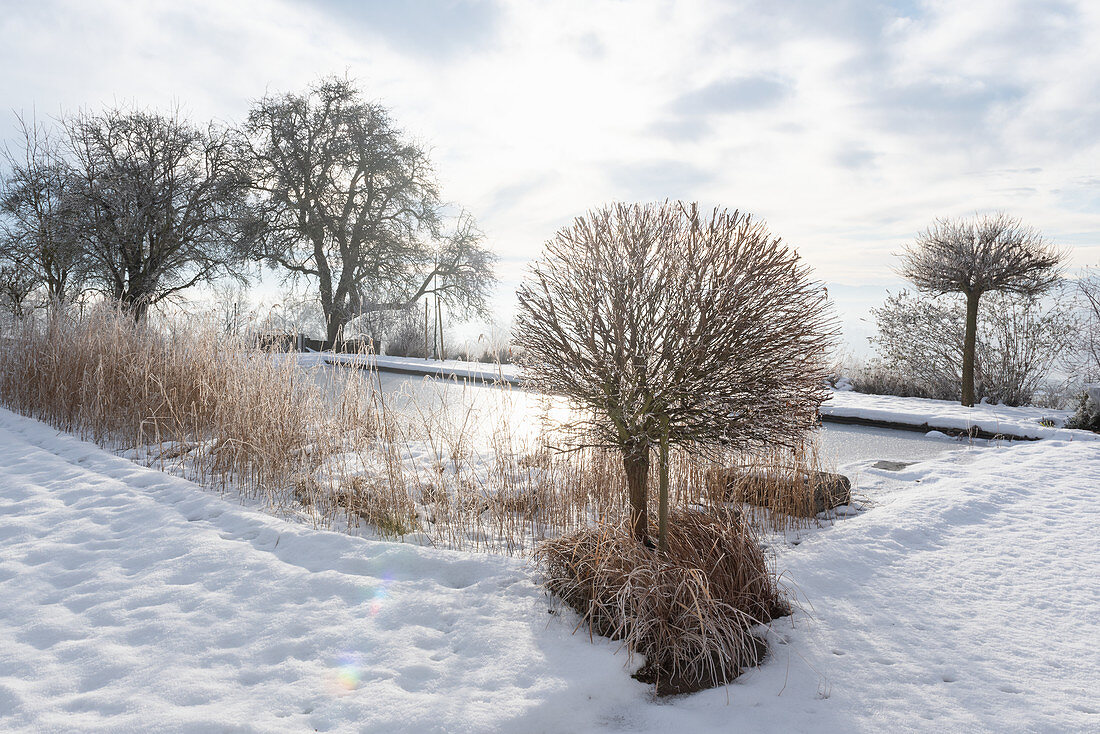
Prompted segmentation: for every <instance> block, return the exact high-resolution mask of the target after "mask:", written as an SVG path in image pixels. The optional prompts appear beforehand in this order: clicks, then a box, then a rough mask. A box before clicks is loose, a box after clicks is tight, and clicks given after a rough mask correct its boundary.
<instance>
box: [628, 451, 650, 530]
mask: <svg viewBox="0 0 1100 734" xmlns="http://www.w3.org/2000/svg"><path fill="white" fill-rule="evenodd" d="M623 468H624V469H625V470H626V485H627V488H628V490H629V492H630V526H631V529H632V530H633V532H634V537H635V538H636V539H637V540H638V542H639V543H648V542H649V513H648V511H647V509H646V483H647V481H648V479H649V446H643V447H640V448H638V447H635V448H632V449H630V450H629V451H627V452H625V453H624V454H623Z"/></svg>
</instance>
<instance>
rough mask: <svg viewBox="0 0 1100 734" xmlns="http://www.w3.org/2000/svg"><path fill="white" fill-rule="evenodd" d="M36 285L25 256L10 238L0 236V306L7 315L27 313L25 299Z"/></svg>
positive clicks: (16, 316)
mask: <svg viewBox="0 0 1100 734" xmlns="http://www.w3.org/2000/svg"><path fill="white" fill-rule="evenodd" d="M37 286H38V282H37V278H36V276H35V273H34V271H33V269H32V268H31V267H30V265H29V264H28V262H27V257H26V256H25V255H24V254H23V253H22V252H21V251H20V249H19V248H18V247H16V246H15V245H14V244H13V243H12V242H11V240H9V239H6V238H0V306H2V308H3V310H4V311H5V312H7V313H8V314H9V315H11V316H12V317H14V318H16V319H22V318H24V317H25V316H26V315H27V312H28V308H27V300H28V298H30V295H31V293H32V292H33V291H34V289H35V288H36V287H37Z"/></svg>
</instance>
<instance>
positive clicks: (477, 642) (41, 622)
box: [0, 409, 1100, 733]
mask: <svg viewBox="0 0 1100 734" xmlns="http://www.w3.org/2000/svg"><path fill="white" fill-rule="evenodd" d="M882 476H886V475H885V474H883V475H882ZM891 476H892V477H896V480H892V481H893V484H891V485H890V486H889V487H887V485H886V484H885V481H886V480H879V479H875V473H874V472H873V471H872V470H865V471H864V472H863V473H862V477H863V482H864V486H868V487H878V488H879V489H881V490H882V491H875V492H873V493H872V494H873V496H875V497H876V499H877V506H875V507H874V508H873V509H871V510H870V511H868V512H865V513H863V514H861V515H858V516H856V517H853V518H849V519H845V520H842V521H840V522H838V523H837V524H836V525H834V526H832V527H827V528H823V529H821V530H815V531H812V532H810V533H809V534H808V535H807V536H806V538H805V539H804V540H803V542H802V543H800V544H799V545H798V546H795V547H792V548H789V549H785V550H783V551H782V552H781V556H780V559H779V562H780V566H781V567H782V568H784V569H786V570H787V571H788V572H789V575H790V578H791V579H793V580H794V581H795V582H796V583H797V585H798V588H799V590H800V592H801V594H802V595H803V596H805V597H806V598H807V599H808V600H809V602H810V603H812V605H813V611H812V614H806V613H797V614H796V615H794V616H793V617H792V618H790V619H787V620H781V621H779V622H777V623H776V624H775V625H774V627H773V631H772V633H771V634H772V642H773V654H772V655H771V657H770V658H769V660H768V662H767V663H766V664H765V665H764V666H763V667H762V668H760V669H758V670H755V671H752V672H750V673H749V674H747V675H745V676H743V677H742V678H741V679H740V680H739V681H738V682H737V683H736V684H734V685H732V686H730V687H729V688H728V689H718V690H714V691H707V692H704V693H701V694H697V695H694V696H690V697H687V698H683V699H679V700H674V701H655V700H653V699H652V698H651V696H650V694H649V689H648V688H647V687H646V686H643V685H641V684H639V683H636V682H634V681H632V680H631V679H630V678H629V677H628V675H627V672H626V671H625V670H624V669H623V664H624V662H625V658H624V656H623V655H621V654H620V655H613V654H612V653H613V651H614V649H615V646H614V645H613V644H608V643H603V644H596V645H593V644H590V643H589V642H588V640H587V637H586V636H583V635H580V634H578V635H576V636H572V635H571V634H570V633H571V631H572V627H573V624H574V618H572V617H571V615H567V614H558V615H549V614H547V603H546V600H545V599H544V597H543V596H542V594H541V593H540V592H539V591H538V589H537V588H536V587H535V585H534V584H533V582H532V580H531V573H530V571H529V570H528V569H526V568H525V567H524V566H523V564H522V563H520V562H517V561H514V560H510V559H502V558H494V557H488V556H480V555H472V554H462V553H454V552H448V551H435V550H431V549H423V548H417V547H413V546H410V545H401V544H394V543H383V542H371V541H367V540H363V539H358V538H353V537H348V536H343V535H340V534H336V533H330V532H324V531H315V530H312V529H310V528H307V527H304V526H300V525H293V524H289V523H286V522H283V521H280V520H277V519H274V518H272V517H268V516H266V515H264V514H262V513H260V512H257V511H254V510H251V509H247V508H242V507H240V506H239V505H238V504H237V503H236V502H235V501H234V500H231V499H230V500H223V499H221V498H219V497H217V496H215V495H213V494H210V493H206V492H203V491H202V490H201V489H199V488H198V487H196V486H194V485H192V484H190V483H188V482H186V481H183V480H181V479H178V478H173V477H170V476H167V475H165V474H162V473H160V472H157V471H155V470H151V469H144V468H141V467H138V466H136V465H134V464H132V463H130V462H128V461H126V460H124V459H121V458H118V457H115V456H112V455H110V454H108V453H106V452H104V451H101V450H99V449H97V448H95V447H94V446H91V445H89V444H87V443H83V442H81V441H78V440H76V439H74V438H72V437H69V436H64V435H58V434H57V433H56V432H55V431H53V430H52V429H50V428H48V427H46V426H43V425H42V424H39V423H36V422H34V421H30V420H27V419H24V418H21V417H18V416H15V415H13V414H11V413H9V412H7V411H4V410H2V409H0V730H4V731H8V730H25V731H70V730H71V731H96V730H99V731H201V732H208V731H312V730H315V729H317V730H322V731H516V732H541V731H548V732H556V731H561V732H575V731H614V730H625V731H655V732H656V731H676V732H685V733H686V732H694V731H729V730H749V731H788V732H789V731H881V730H886V729H889V730H892V731H904V730H923V731H960V730H970V731H973V730H978V731H982V730H984V731H1089V730H1092V731H1095V730H1097V729H1098V728H1100V701H1098V694H1097V693H1096V691H1097V690H1098V688H1100V652H1098V650H1100V645H1098V643H1100V550H1098V547H1097V542H1096V538H1097V537H1100V503H1098V502H1097V499H1098V497H1097V494H1098V491H1100V490H1097V488H1096V485H1097V484H1100V445H1098V444H1095V443H1092V444H1089V443H1079V442H1074V443H1054V442H1040V443H1038V444H1029V445H1014V446H1006V447H1000V448H990V449H988V450H987V451H985V452H982V453H980V455H975V452H972V453H971V454H970V455H969V458H966V459H961V458H960V457H956V458H955V459H951V458H948V459H945V460H942V461H935V462H927V463H925V464H922V465H917V466H914V467H911V468H910V469H909V470H908V471H907V473H905V474H901V475H891ZM918 479H919V480H920V481H919V483H918V482H917V480H918ZM876 482H877V484H876Z"/></svg>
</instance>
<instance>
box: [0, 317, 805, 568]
mask: <svg viewBox="0 0 1100 734" xmlns="http://www.w3.org/2000/svg"><path fill="white" fill-rule="evenodd" d="M254 344H255V342H254V341H252V342H249V341H248V340H244V339H241V338H236V337H230V336H226V335H224V334H223V333H221V332H220V331H219V330H218V329H217V328H216V325H215V324H213V323H205V322H201V321H196V320H194V319H188V320H179V321H171V322H166V323H160V324H157V325H156V326H149V325H139V324H135V323H134V322H133V321H132V320H130V319H129V318H127V317H126V316H125V315H121V314H119V313H117V312H115V311H112V310H110V309H100V310H96V311H93V312H92V313H90V314H89V315H87V316H84V317H82V318H76V317H72V316H68V315H64V314H62V315H58V316H55V317H54V318H51V319H50V320H48V321H30V320H28V321H26V322H24V323H23V324H21V325H19V326H17V327H16V328H15V329H14V331H12V332H11V333H9V334H8V335H7V338H6V339H5V340H4V342H3V346H2V347H0V402H2V403H3V404H4V405H6V406H7V407H9V408H11V409H13V410H15V411H17V412H20V413H23V414H25V415H29V416H32V417H34V418H37V419H40V420H43V421H45V422H47V423H50V424H51V425H54V426H56V427H58V428H61V429H63V430H66V431H70V432H72V433H75V434H77V435H79V436H82V437H84V438H87V439H89V440H92V441H95V442H96V443H98V444H100V445H102V446H105V447H107V448H110V449H112V450H114V451H117V452H120V453H123V454H124V455H127V456H130V457H131V458H134V459H135V460H138V461H142V462H144V463H146V464H149V465H154V466H157V467H159V468H162V469H165V470H170V471H173V472H176V473H179V474H182V475H184V476H186V477H188V478H190V479H193V480H195V481H197V482H199V483H201V484H203V485H205V486H208V487H211V488H216V489H218V490H220V491H224V492H236V493H239V494H240V495H241V496H242V497H245V498H249V499H252V500H256V501H259V502H262V503H264V504H265V505H267V506H268V507H269V508H271V509H272V510H274V511H275V512H276V513H278V514H281V515H285V516H297V517H301V518H306V519H308V520H309V521H311V522H313V523H315V524H318V525H323V526H326V527H334V528H338V529H344V530H347V531H349V532H354V533H359V534H366V535H377V536H381V537H387V538H402V539H405V540H408V541H412V542H418V543H424V544H429V545H436V546H441V547H448V548H455V549H464V550H479V551H488V552H494V553H504V554H510V555H527V554H529V553H530V552H531V550H532V548H533V547H534V544H535V543H537V542H539V541H541V540H544V539H547V538H556V537H559V536H561V535H563V534H565V533H568V532H571V531H574V530H577V529H582V528H588V527H592V526H594V525H596V524H604V525H614V524H616V523H618V522H619V521H621V520H622V519H624V518H626V517H627V516H628V514H629V506H628V502H627V499H626V498H627V496H628V495H627V492H626V487H625V482H624V478H623V471H622V465H621V460H620V459H619V457H618V456H617V455H614V454H612V453H608V452H605V451H601V450H597V449H591V448H589V449H584V450H580V451H571V452H564V451H559V450H556V447H558V446H561V445H563V441H562V437H561V436H560V435H558V434H557V433H556V429H555V426H554V423H553V422H552V421H549V422H547V423H546V425H544V426H542V427H541V428H539V429H537V430H532V426H531V420H532V419H531V416H530V412H527V413H523V414H519V413H517V412H515V411H510V410H509V409H508V408H507V403H508V401H509V400H511V399H513V398H514V399H517V400H518V399H519V394H518V393H514V394H510V393H509V390H510V388H507V387H506V386H501V389H500V390H496V391H493V390H491V389H490V388H485V387H477V388H474V387H470V386H464V385H460V384H446V383H434V386H433V388H432V389H430V390H424V391H420V394H419V395H416V396H399V395H394V394H392V393H387V391H385V390H383V389H382V386H381V382H380V380H379V378H378V375H377V374H376V373H372V372H370V371H363V370H352V369H345V368H341V367H333V366H314V367H310V368H308V369H307V368H303V365H302V364H301V362H300V360H299V358H298V356H297V355H294V354H289V355H288V354H280V353H276V352H271V351H264V350H260V349H256V348H254ZM433 390H434V391H435V392H433ZM486 391H489V392H491V393H492V394H493V398H492V400H494V401H498V403H494V405H498V407H497V408H495V409H493V410H480V413H478V411H479V408H478V407H477V406H476V403H477V396H479V395H480V396H481V398H482V399H484V397H485V395H486V394H487V393H486ZM510 395H511V397H510ZM501 396H503V397H501ZM524 399H525V400H526V399H528V398H524ZM500 405H503V406H504V407H499V406H500ZM560 409H561V408H560V406H557V407H555V406H552V405H547V406H545V407H544V410H545V411H546V413H547V415H550V414H551V413H552V411H553V410H560ZM475 413H478V414H477V415H475ZM813 460H814V457H813V456H812V454H811V453H808V452H807V453H794V454H792V453H786V454H782V453H777V452H774V451H773V452H770V453H758V454H752V455H740V456H732V455H731V456H729V457H726V458H725V459H723V460H720V461H717V462H715V461H710V462H702V461H699V460H697V459H695V458H693V457H691V456H689V455H687V454H677V455H675V456H674V457H673V464H672V470H671V472H670V475H671V490H670V492H671V504H672V506H673V507H674V508H707V507H719V506H725V505H727V504H728V503H729V501H730V498H729V497H728V496H723V495H722V494H721V492H719V491H718V489H717V487H716V485H715V481H714V477H715V476H716V475H715V471H716V468H717V467H721V466H725V467H728V466H752V465H767V466H768V467H770V469H771V471H773V473H774V472H778V473H779V474H783V473H784V472H786V473H787V474H790V475H791V476H794V475H796V474H798V471H799V470H800V468H801V467H804V465H805V464H806V463H807V462H808V461H813ZM654 474H656V472H654ZM654 479H655V477H654ZM776 486H777V487H778V486H779V485H778V484H777V485H776ZM784 486H788V487H789V486H792V485H791V483H790V482H788V483H787V484H786V485H784ZM794 486H796V491H794V492H792V491H790V490H789V489H786V490H783V491H782V492H779V491H778V490H777V492H778V493H779V494H780V495H781V497H777V498H775V501H773V502H772V503H770V504H769V508H770V509H769V510H768V511H766V512H763V513H749V514H748V515H747V516H746V517H747V519H748V520H749V521H751V522H754V523H757V524H758V525H759V526H761V527H765V526H766V527H769V528H771V529H779V530H783V529H788V528H789V527H791V526H799V525H801V524H805V523H806V522H808V520H806V518H805V513H804V512H802V513H798V512H793V511H791V512H787V511H785V510H794V509H797V508H798V507H801V506H802V505H804V504H805V502H806V501H807V499H806V497H805V496H804V495H803V494H800V492H802V490H801V489H797V486H798V485H797V483H795V485H794ZM735 499H736V498H735ZM783 502H786V503H787V504H788V505H789V507H785V506H784V505H783ZM800 514H801V517H800V516H799V515H800Z"/></svg>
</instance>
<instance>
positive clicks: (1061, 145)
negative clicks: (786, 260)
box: [0, 0, 1100, 283]
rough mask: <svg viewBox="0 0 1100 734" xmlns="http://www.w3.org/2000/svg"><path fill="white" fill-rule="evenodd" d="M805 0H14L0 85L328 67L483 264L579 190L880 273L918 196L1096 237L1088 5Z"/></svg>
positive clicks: (122, 90) (213, 85) (254, 85)
mask: <svg viewBox="0 0 1100 734" xmlns="http://www.w3.org/2000/svg"><path fill="white" fill-rule="evenodd" d="M827 5H828V7H825V6H826V4H820V3H816V2H804V3H800V4H795V5H790V4H786V3H785V4H782V5H779V4H773V3H765V2H747V3H738V4H729V3H723V2H717V1H715V2H707V1H705V0H698V1H694V2H677V3H671V2H630V3H620V2H609V1H600V0H597V1H594V2H581V1H580V0H572V1H570V2H554V3H530V2H522V1H521V0H512V1H510V2H503V3H500V4H495V3H486V2H476V1H475V0H471V2H469V3H463V2H457V1H451V0H439V1H438V2H436V3H434V4H431V5H427V6H425V5H421V4H412V3H405V4H394V3H386V4H368V5H359V4H357V3H352V2H319V3H291V2H260V1H259V0H245V1H242V2H233V3H225V2H215V1H214V0H202V1H201V2H190V3H186V4H177V3H128V2H121V1H116V2H100V3H94V4H93V3H81V2H43V3H38V4H34V5H32V4H20V5H18V6H14V7H10V8H8V9H7V11H6V12H5V13H4V15H3V16H2V17H0V64H2V65H3V68H4V69H5V73H4V75H3V76H2V78H0V95H2V96H3V99H4V100H5V101H6V103H7V105H8V106H10V107H12V108H14V109H16V110H30V109H31V108H32V107H35V108H37V110H38V111H39V113H40V114H41V113H43V112H45V113H47V114H49V113H54V112H56V111H57V110H59V109H62V108H64V109H73V108H76V107H80V106H88V105H90V106H98V105H100V104H103V103H110V102H111V101H114V100H133V101H137V102H139V103H143V104H150V105H157V106H164V105H167V104H171V103H172V102H174V101H178V102H180V103H182V104H183V105H184V107H185V109H187V110H189V111H190V113H191V114H192V115H193V116H195V117H197V118H204V117H218V118H223V119H229V120H239V119H241V118H242V117H243V116H244V114H245V113H246V111H247V107H248V103H249V100H250V99H253V98H255V97H258V96H260V95H262V94H263V93H264V92H265V91H267V90H271V91H278V90H288V89H301V88H303V87H304V86H305V85H307V84H308V83H309V82H310V81H311V80H313V79H315V78H317V77H318V76H321V75H323V74H327V73H344V72H345V71H346V72H347V73H348V74H349V75H351V76H353V77H356V78H357V79H359V80H360V81H361V82H362V84H363V86H364V88H365V90H366V92H367V95H368V96H370V97H373V98H377V99H380V100H382V101H383V102H385V103H386V104H388V105H390V106H392V107H393V108H394V114H395V117H396V119H397V120H398V121H399V122H401V123H402V124H403V125H404V126H405V127H406V129H407V130H409V131H410V132H411V133H413V134H415V135H417V136H418V137H420V138H422V139H423V140H424V141H426V142H428V143H429V144H430V145H431V146H432V147H433V151H434V158H435V160H436V165H437V169H438V171H439V174H440V177H441V179H442V183H443V185H444V191H445V194H446V196H447V197H448V198H449V199H451V200H453V201H455V202H458V203H461V204H462V205H464V206H465V207H466V208H468V209H470V210H471V211H472V212H473V213H474V214H475V215H476V216H478V217H479V219H480V221H481V224H482V226H483V228H484V229H485V230H486V231H487V233H488V234H489V235H490V237H491V242H492V245H493V246H494V247H495V249H497V250H498V252H500V253H501V254H502V255H503V256H504V260H503V262H502V268H503V272H502V275H503V276H504V279H505V281H506V282H514V281H515V280H516V279H517V278H518V277H519V274H520V271H521V270H522V264H523V262H524V260H525V259H526V258H527V257H530V256H532V255H535V254H537V252H538V250H539V247H540V246H541V243H542V242H543V241H544V240H545V239H546V238H547V237H549V236H550V235H551V234H552V233H553V231H554V230H555V229H556V228H557V227H559V226H561V225H563V224H565V223H567V222H568V221H569V220H570V219H571V218H572V217H573V216H576V215H578V214H580V213H582V212H583V211H584V210H585V209H586V208H588V207H590V206H593V205H598V204H600V203H603V202H606V201H609V200H612V199H631V198H638V197H644V198H662V197H664V196H679V195H687V196H693V197H697V198H698V199H699V200H700V201H702V202H705V203H706V204H708V205H712V204H721V205H728V206H730V207H738V208H741V209H743V210H749V211H753V212H755V213H757V214H759V215H761V216H763V217H765V218H766V219H768V221H769V223H770V225H771V227H772V229H773V230H774V231H775V232H776V233H777V234H779V235H782V236H783V237H784V239H786V240H787V241H789V242H792V243H793V244H795V245H796V246H797V247H799V249H800V250H801V251H802V252H803V254H804V255H805V256H806V257H807V259H808V260H809V261H810V262H811V263H812V264H814V265H815V266H816V267H817V268H818V271H819V273H820V275H821V276H822V277H823V278H825V279H827V280H830V281H835V282H847V283H860V282H886V281H889V280H892V278H893V275H892V273H891V270H890V268H891V266H892V264H893V261H892V257H891V253H893V252H896V251H897V250H898V249H899V247H900V246H901V244H903V243H904V242H905V241H906V239H908V238H909V237H911V236H912V235H913V234H914V233H915V232H916V231H918V230H919V229H921V228H923V226H924V225H925V224H927V222H928V221H929V220H930V219H932V218H933V217H935V216H944V215H959V214H966V213H969V212H973V211H975V210H985V209H994V208H1004V209H1006V210H1008V211H1010V212H1012V213H1014V214H1018V215H1020V216H1022V217H1024V218H1025V219H1027V220H1029V221H1030V222H1031V223H1033V224H1035V225H1036V226H1037V227H1039V228H1040V229H1042V230H1043V231H1045V232H1046V233H1047V234H1048V235H1050V236H1051V237H1052V238H1054V239H1057V240H1060V241H1064V242H1066V243H1067V244H1072V245H1074V246H1075V247H1076V251H1075V252H1076V255H1075V257H1076V258H1077V261H1078V262H1079V263H1080V264H1084V263H1096V262H1098V261H1100V195H1098V193H1097V192H1098V189H1097V187H1096V186H1095V185H1094V183H1090V181H1092V180H1094V179H1093V178H1091V177H1095V175H1096V170H1095V167H1094V166H1095V161H1096V160H1097V154H1098V153H1100V146H1098V139H1100V138H1098V133H1100V101H1098V100H1100V95H1098V94H1097V92H1098V91H1100V90H1098V89H1097V87H1098V85H1100V82H1098V80H1100V10H1098V9H1097V7H1096V6H1095V4H1089V3H1087V2H1082V3H1078V4H1071V3H1062V2H1014V3H1010V4H1006V3H1004V2H968V3H954V2H930V3H919V4H918V3H896V4H894V5H893V6H890V5H884V4H879V3H856V2H849V3H840V4H833V3H829V4H827ZM10 131H11V124H10V122H9V121H7V120H4V121H2V122H0V132H4V133H10Z"/></svg>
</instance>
